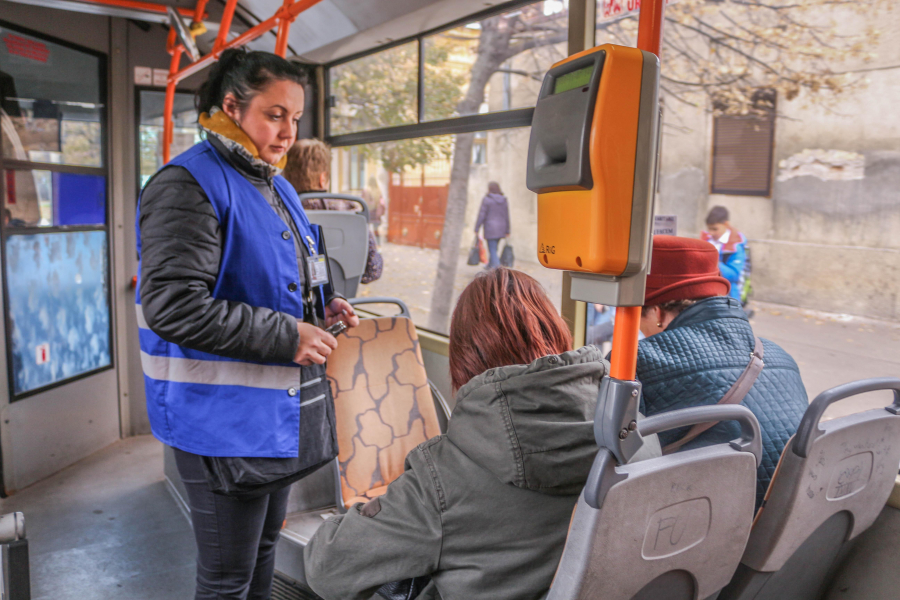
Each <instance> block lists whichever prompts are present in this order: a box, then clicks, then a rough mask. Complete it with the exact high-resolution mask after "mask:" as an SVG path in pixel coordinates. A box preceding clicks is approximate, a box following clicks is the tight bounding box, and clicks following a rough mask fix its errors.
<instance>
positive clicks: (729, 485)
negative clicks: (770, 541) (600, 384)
mask: <svg viewBox="0 0 900 600" xmlns="http://www.w3.org/2000/svg"><path fill="white" fill-rule="evenodd" d="M731 419H734V420H738V421H739V422H740V424H741V429H742V436H741V438H740V439H738V440H735V441H733V442H731V443H730V444H719V445H715V446H708V447H705V448H699V449H695V450H689V451H685V452H679V453H675V454H670V455H667V456H662V457H659V458H652V459H649V460H645V461H641V462H634V463H628V464H625V465H619V464H617V461H616V458H615V457H614V455H613V452H611V451H610V450H609V449H607V448H601V449H600V451H599V453H598V454H597V458H596V460H595V462H594V465H593V467H592V468H591V474H590V477H589V479H588V482H587V484H586V485H585V488H584V491H583V493H582V495H581V497H580V498H579V500H578V504H577V505H576V508H575V514H574V515H573V518H572V524H571V527H570V530H569V536H568V538H567V539H566V546H565V550H564V551H563V556H562V559H561V561H560V565H559V570H558V571H557V575H556V579H555V581H554V583H553V585H552V587H551V588H550V593H549V595H548V597H547V598H548V600H588V599H591V600H596V599H601V598H602V599H606V598H609V599H616V600H629V599H632V600H650V599H653V600H698V599H704V598H708V597H711V596H714V595H715V594H716V593H717V592H718V591H719V590H720V589H721V588H722V587H724V586H725V585H726V584H727V583H728V581H729V580H730V579H731V576H732V574H733V573H734V571H735V569H736V568H737V565H738V562H739V561H740V557H741V555H742V554H743V551H744V546H745V544H746V542H747V537H748V535H749V533H750V526H751V522H752V520H753V508H754V502H755V489H756V469H757V465H758V463H759V460H760V457H761V454H762V450H761V442H760V433H759V423H758V422H757V420H756V418H755V417H754V416H753V413H751V412H750V411H749V410H747V409H746V408H744V407H742V406H734V405H731V406H705V407H698V408H688V409H684V410H677V411H672V412H668V413H663V414H660V415H655V416H652V417H649V418H647V419H644V420H642V421H639V422H638V424H637V431H638V433H639V434H640V435H641V436H644V435H650V434H653V433H658V432H660V431H665V430H669V429H675V428H678V427H684V426H687V425H693V424H695V423H703V422H707V421H721V420H731Z"/></svg>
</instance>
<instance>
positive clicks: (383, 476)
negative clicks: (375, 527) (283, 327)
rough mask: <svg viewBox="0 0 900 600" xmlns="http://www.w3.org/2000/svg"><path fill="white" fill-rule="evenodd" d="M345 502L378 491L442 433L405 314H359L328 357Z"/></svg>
mask: <svg viewBox="0 0 900 600" xmlns="http://www.w3.org/2000/svg"><path fill="white" fill-rule="evenodd" d="M327 373H328V380H329V382H330V383H331V389H332V391H333V392H334V404H335V414H336V417H337V433H338V447H339V450H340V452H339V454H338V463H339V465H340V476H341V492H342V495H343V500H344V505H345V506H346V507H350V506H352V505H353V504H355V503H357V502H366V501H368V500H369V499H371V498H375V497H378V496H380V495H382V494H383V493H384V492H385V491H386V490H387V486H388V484H389V483H391V482H392V481H393V480H394V479H396V478H397V477H399V476H400V475H401V474H402V473H403V468H404V461H405V460H406V455H407V454H408V453H409V452H410V451H411V450H413V449H414V448H415V447H416V446H418V445H419V444H421V443H422V442H424V441H425V440H427V439H429V438H432V437H434V436H436V435H439V434H440V427H439V425H438V420H437V413H436V411H435V407H434V402H433V400H432V397H431V390H430V389H429V387H428V378H427V376H426V374H425V365H424V363H423V362H422V354H421V352H420V350H419V339H418V336H417V335H416V329H415V326H414V325H413V323H412V321H410V320H409V319H407V318H404V317H379V318H374V319H363V320H362V321H361V322H360V324H359V327H356V328H354V329H351V330H349V331H348V332H347V334H346V335H345V336H342V337H341V338H340V340H339V344H338V348H337V350H335V351H334V352H333V353H332V354H331V356H330V357H329V358H328V371H327Z"/></svg>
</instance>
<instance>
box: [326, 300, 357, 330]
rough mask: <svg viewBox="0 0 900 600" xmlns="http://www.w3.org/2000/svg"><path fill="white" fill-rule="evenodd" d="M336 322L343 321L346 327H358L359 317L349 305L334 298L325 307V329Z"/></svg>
mask: <svg viewBox="0 0 900 600" xmlns="http://www.w3.org/2000/svg"><path fill="white" fill-rule="evenodd" d="M338 321H343V322H344V324H346V325H347V327H356V326H357V325H359V317H357V316H356V311H354V310H353V307H352V306H350V303H349V302H347V301H346V300H344V299H343V298H335V299H334V300H332V301H331V302H330V303H329V304H328V306H326V307H325V327H331V326H332V325H334V324H335V323H337V322H338Z"/></svg>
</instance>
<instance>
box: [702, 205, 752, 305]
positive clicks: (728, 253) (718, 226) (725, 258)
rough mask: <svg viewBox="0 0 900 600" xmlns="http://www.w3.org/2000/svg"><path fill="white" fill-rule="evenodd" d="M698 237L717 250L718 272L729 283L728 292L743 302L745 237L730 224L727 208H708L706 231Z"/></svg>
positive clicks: (745, 254)
mask: <svg viewBox="0 0 900 600" xmlns="http://www.w3.org/2000/svg"><path fill="white" fill-rule="evenodd" d="M700 239H701V240H703V241H705V242H709V243H710V244H712V245H713V246H715V247H716V250H718V251H719V273H720V274H721V275H722V277H724V278H725V279H727V280H728V282H729V283H730V284H731V291H730V292H729V294H730V295H731V297H732V298H734V299H736V300H740V301H741V303H742V304H745V303H746V301H747V291H748V290H747V280H748V275H749V272H748V271H749V269H748V266H749V264H748V260H747V258H748V257H747V254H748V252H747V238H746V237H745V236H744V234H743V233H741V232H740V231H738V230H737V229H735V228H734V227H733V226H732V225H731V222H730V221H729V214H728V209H727V208H725V207H724V206H713V207H712V208H711V209H710V211H709V214H708V215H707V216H706V231H704V232H702V233H701V234H700Z"/></svg>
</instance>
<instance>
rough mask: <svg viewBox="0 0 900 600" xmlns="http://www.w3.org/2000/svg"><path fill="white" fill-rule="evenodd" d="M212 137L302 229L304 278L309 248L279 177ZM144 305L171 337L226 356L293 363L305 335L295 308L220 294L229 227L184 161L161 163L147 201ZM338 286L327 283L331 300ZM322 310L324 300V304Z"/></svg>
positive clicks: (155, 326)
mask: <svg viewBox="0 0 900 600" xmlns="http://www.w3.org/2000/svg"><path fill="white" fill-rule="evenodd" d="M209 141H210V142H211V143H212V145H213V146H214V147H215V148H216V150H217V151H218V152H219V153H220V154H222V156H223V157H225V158H226V160H228V162H229V163H231V165H232V166H234V167H235V168H236V169H237V170H238V171H239V172H240V173H241V174H242V175H244V177H246V178H247V180H248V181H250V182H251V183H252V184H253V185H254V187H256V189H257V190H259V192H260V193H261V194H262V195H263V196H264V197H265V198H266V200H267V201H268V202H269V205H270V206H272V207H273V209H274V210H275V211H276V212H277V213H278V215H279V216H280V217H281V219H282V220H283V221H285V223H286V224H287V225H288V227H290V229H291V230H292V232H293V233H294V235H293V239H294V240H295V248H296V249H297V261H298V271H299V274H300V279H299V281H300V282H303V281H304V278H303V269H302V268H301V267H300V261H302V260H303V257H304V252H305V249H304V248H303V244H302V242H299V240H300V235H298V234H297V232H296V227H295V225H294V223H293V221H292V220H291V218H290V216H289V215H288V213H287V210H286V209H285V208H284V205H283V203H282V201H281V198H280V197H279V196H278V193H277V192H276V191H275V188H274V187H273V185H272V180H271V177H270V176H269V175H268V174H267V173H263V172H262V171H261V170H260V169H257V168H255V167H254V166H252V165H251V164H250V163H249V162H247V161H246V160H244V159H243V158H242V157H240V156H238V155H237V154H235V153H234V152H232V151H231V150H229V149H228V148H226V147H225V145H224V144H223V143H222V142H221V141H219V140H218V139H216V137H215V136H212V135H211V136H209ZM139 223H140V228H141V240H142V248H141V289H140V293H141V306H142V310H143V315H144V319H145V320H146V321H147V325H148V326H149V327H150V329H152V330H153V331H154V332H155V333H156V334H157V335H159V336H160V337H162V338H163V339H164V340H166V341H168V342H172V343H174V344H178V345H180V346H184V347H186V348H190V349H193V350H199V351H201V352H208V353H210V354H216V355H218V356H225V357H228V358H236V359H241V360H252V361H259V362H280V363H290V362H291V361H292V360H293V358H294V354H295V353H296V350H297V346H298V345H299V342H300V337H299V334H298V333H297V319H296V318H295V317H294V316H292V315H289V314H287V313H282V312H277V311H274V310H271V309H268V308H263V307H258V306H250V305H248V304H244V303H241V302H231V301H227V300H217V299H215V298H213V297H212V290H213V288H214V287H215V284H216V278H217V277H218V273H219V262H220V259H221V256H222V249H223V242H224V235H223V232H222V229H221V226H220V224H219V220H218V218H217V217H216V213H215V211H214V210H213V206H212V204H211V203H210V201H209V198H207V196H206V193H205V192H204V191H203V189H202V188H201V187H200V184H198V183H197V181H196V180H195V179H194V177H193V176H192V175H191V174H190V173H189V172H188V170H187V169H185V168H184V167H177V166H169V167H165V168H163V169H162V170H160V171H159V173H157V174H156V175H155V176H154V177H153V178H152V179H151V180H150V182H149V183H148V184H147V186H146V187H145V188H144V191H143V192H142V194H141V203H140V221H139ZM334 296H335V294H334V292H333V290H331V288H330V287H327V288H326V290H325V297H326V298H327V299H328V301H330V300H331V298H332V297H334ZM317 311H318V313H319V315H320V316H324V315H323V307H322V305H321V304H320V305H319V306H317Z"/></svg>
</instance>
